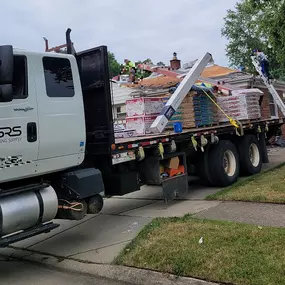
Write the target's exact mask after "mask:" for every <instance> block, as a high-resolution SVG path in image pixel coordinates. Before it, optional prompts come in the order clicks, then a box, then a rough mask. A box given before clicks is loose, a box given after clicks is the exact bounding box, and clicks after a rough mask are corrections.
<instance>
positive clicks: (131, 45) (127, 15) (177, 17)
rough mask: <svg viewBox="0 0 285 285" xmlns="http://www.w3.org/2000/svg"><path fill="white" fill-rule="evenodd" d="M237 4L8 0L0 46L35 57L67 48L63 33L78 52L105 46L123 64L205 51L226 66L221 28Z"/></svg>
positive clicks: (193, 0)
mask: <svg viewBox="0 0 285 285" xmlns="http://www.w3.org/2000/svg"><path fill="white" fill-rule="evenodd" d="M236 1H237V0H227V1H225V0H215V1H209V0H178V1H171V0H156V1H153V0H144V1H132V0H123V1H117V0H104V1H98V0H97V1H92V0H84V1H76V0H61V1H52V0H50V1H47V0H40V1H36V0H25V1H22V0H14V1H13V0H11V1H10V2H8V1H4V2H5V3H1V19H0V24H1V25H0V34H1V40H0V44H13V45H14V46H16V47H19V48H25V49H29V50H34V51H42V50H44V41H43V39H42V37H43V36H45V37H47V38H48V39H49V42H50V45H51V46H54V45H60V44H63V43H64V42H65V30H66V28H68V27H70V28H71V29H72V40H73V41H74V44H75V48H76V50H78V51H80V50H83V49H86V48H91V47H94V46H98V45H107V46H108V48H109V50H111V51H112V52H114V53H115V55H116V57H117V58H118V60H119V61H123V59H124V58H126V57H127V58H129V59H131V60H134V61H135V60H140V59H141V60H143V59H145V58H147V57H150V58H152V59H153V61H154V62H157V61H160V60H162V61H164V62H168V61H169V59H170V58H171V56H172V53H173V52H174V51H176V52H177V53H178V56H179V58H180V59H181V60H182V61H184V62H185V61H188V60H193V59H195V58H197V57H199V56H201V55H202V54H203V52H206V51H209V52H211V53H212V54H213V56H214V59H215V61H216V63H218V64H221V65H227V62H228V61H227V58H226V55H225V44H226V41H225V39H222V38H221V28H222V25H223V17H224V16H225V15H226V10H227V9H230V8H233V7H234V4H235V3H236Z"/></svg>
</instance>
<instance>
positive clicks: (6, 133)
mask: <svg viewBox="0 0 285 285" xmlns="http://www.w3.org/2000/svg"><path fill="white" fill-rule="evenodd" d="M21 135H22V130H21V126H15V127H1V128H0V143H10V142H14V141H20V140H21V139H22V138H21Z"/></svg>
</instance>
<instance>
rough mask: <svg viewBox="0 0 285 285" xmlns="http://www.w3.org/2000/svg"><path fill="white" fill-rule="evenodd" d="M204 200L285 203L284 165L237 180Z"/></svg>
mask: <svg viewBox="0 0 285 285" xmlns="http://www.w3.org/2000/svg"><path fill="white" fill-rule="evenodd" d="M206 200H222V201H251V202H264V203H285V166H284V164H282V165H280V166H278V167H276V168H274V169H272V170H268V171H265V172H262V173H260V174H258V175H255V176H252V177H250V178H248V179H245V180H242V181H241V182H237V183H236V184H234V185H232V186H230V187H228V188H225V189H223V190H222V191H220V192H218V193H217V194H214V195H210V196H208V197H206Z"/></svg>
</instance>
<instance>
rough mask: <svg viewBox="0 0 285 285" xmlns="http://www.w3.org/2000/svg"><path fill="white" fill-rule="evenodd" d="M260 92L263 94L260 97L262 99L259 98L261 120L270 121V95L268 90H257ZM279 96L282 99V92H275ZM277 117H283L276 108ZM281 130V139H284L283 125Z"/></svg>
mask: <svg viewBox="0 0 285 285" xmlns="http://www.w3.org/2000/svg"><path fill="white" fill-rule="evenodd" d="M259 89H260V90H261V91H262V92H264V96H262V97H263V98H261V106H260V109H261V118H262V119H270V118H271V112H270V105H269V103H270V99H269V98H270V97H269V96H270V93H269V91H268V89H265V88H259ZM277 92H278V94H279V96H280V97H281V98H282V99H283V92H282V91H277ZM278 116H279V118H283V117H284V115H283V114H282V112H281V111H280V110H279V108H278ZM281 130H282V137H283V138H284V139H285V124H284V125H282V127H281Z"/></svg>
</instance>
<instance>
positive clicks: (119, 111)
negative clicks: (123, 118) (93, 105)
mask: <svg viewBox="0 0 285 285" xmlns="http://www.w3.org/2000/svg"><path fill="white" fill-rule="evenodd" d="M120 113H122V107H121V106H119V107H117V114H120Z"/></svg>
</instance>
